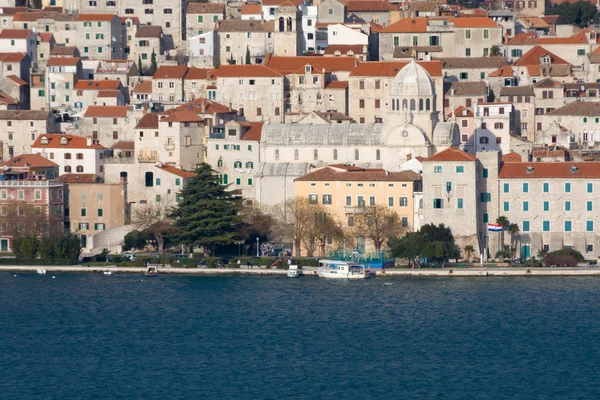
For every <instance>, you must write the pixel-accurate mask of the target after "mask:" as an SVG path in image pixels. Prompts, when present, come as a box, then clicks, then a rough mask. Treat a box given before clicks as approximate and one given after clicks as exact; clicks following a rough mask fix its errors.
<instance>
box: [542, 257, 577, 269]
mask: <svg viewBox="0 0 600 400" xmlns="http://www.w3.org/2000/svg"><path fill="white" fill-rule="evenodd" d="M544 265H545V266H546V267H550V266H552V265H556V266H558V267H576V266H577V260H576V259H575V257H572V256H557V255H550V254H549V255H547V256H546V257H545V258H544Z"/></svg>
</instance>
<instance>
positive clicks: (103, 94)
mask: <svg viewBox="0 0 600 400" xmlns="http://www.w3.org/2000/svg"><path fill="white" fill-rule="evenodd" d="M121 93H122V92H121V91H120V90H100V91H99V92H98V97H119V95H120V94H121Z"/></svg>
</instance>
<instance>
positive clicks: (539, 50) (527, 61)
mask: <svg viewBox="0 0 600 400" xmlns="http://www.w3.org/2000/svg"><path fill="white" fill-rule="evenodd" d="M545 56H550V60H551V62H552V64H568V65H570V63H569V62H567V61H565V60H563V59H562V58H560V57H559V56H557V55H556V54H554V53H551V52H549V51H548V50H546V49H544V48H543V47H540V46H535V47H532V48H531V50H529V51H528V52H527V53H525V54H523V55H522V56H521V58H519V59H518V60H517V61H515V65H517V66H521V65H538V66H539V65H540V58H542V57H545Z"/></svg>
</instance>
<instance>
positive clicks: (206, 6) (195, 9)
mask: <svg viewBox="0 0 600 400" xmlns="http://www.w3.org/2000/svg"><path fill="white" fill-rule="evenodd" d="M224 12H225V4H224V3H189V4H188V6H187V13H188V14H223V13H224Z"/></svg>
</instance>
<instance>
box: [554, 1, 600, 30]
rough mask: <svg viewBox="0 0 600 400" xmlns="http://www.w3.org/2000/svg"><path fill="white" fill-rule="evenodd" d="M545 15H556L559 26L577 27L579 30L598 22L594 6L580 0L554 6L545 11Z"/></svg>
mask: <svg viewBox="0 0 600 400" xmlns="http://www.w3.org/2000/svg"><path fill="white" fill-rule="evenodd" d="M546 15H558V23H559V24H568V25H577V26H578V27H580V28H583V27H585V26H587V25H588V24H591V23H595V22H597V21H598V9H597V8H596V5H595V4H592V3H589V2H587V1H582V0H579V1H578V2H576V3H569V2H564V3H561V4H559V5H556V6H555V7H552V8H549V9H547V10H546Z"/></svg>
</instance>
